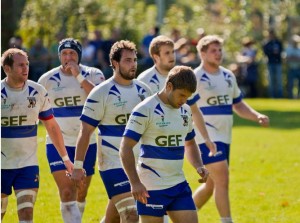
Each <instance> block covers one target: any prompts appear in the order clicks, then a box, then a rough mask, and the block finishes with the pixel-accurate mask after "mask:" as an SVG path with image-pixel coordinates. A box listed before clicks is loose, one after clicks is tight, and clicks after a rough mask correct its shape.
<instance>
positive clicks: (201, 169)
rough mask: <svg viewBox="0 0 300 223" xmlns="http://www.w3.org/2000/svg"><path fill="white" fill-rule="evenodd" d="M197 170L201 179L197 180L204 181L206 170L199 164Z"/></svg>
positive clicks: (206, 176) (206, 175)
mask: <svg viewBox="0 0 300 223" xmlns="http://www.w3.org/2000/svg"><path fill="white" fill-rule="evenodd" d="M197 172H198V174H199V175H200V176H201V179H199V180H198V182H199V183H205V182H206V181H207V178H208V175H209V172H208V170H207V169H206V168H205V167H204V166H201V167H198V168H197Z"/></svg>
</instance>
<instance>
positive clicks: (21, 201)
mask: <svg viewBox="0 0 300 223" xmlns="http://www.w3.org/2000/svg"><path fill="white" fill-rule="evenodd" d="M36 194H37V193H36V192H35V191H34V190H22V191H20V192H18V193H17V194H16V197H17V209H18V211H22V210H23V209H25V208H26V209H27V208H31V209H33V206H34V203H35V200H36Z"/></svg>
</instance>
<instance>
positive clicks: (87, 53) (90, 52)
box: [81, 37, 96, 66]
mask: <svg viewBox="0 0 300 223" xmlns="http://www.w3.org/2000/svg"><path fill="white" fill-rule="evenodd" d="M81 42H82V58H81V63H82V64H83V65H86V66H93V65H94V56H95V53H96V48H95V46H94V45H92V44H91V43H90V41H89V39H88V38H87V37H83V38H82V40H81Z"/></svg>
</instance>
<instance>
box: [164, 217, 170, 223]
mask: <svg viewBox="0 0 300 223" xmlns="http://www.w3.org/2000/svg"><path fill="white" fill-rule="evenodd" d="M164 223H169V218H168V215H164Z"/></svg>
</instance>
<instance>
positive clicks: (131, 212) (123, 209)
mask: <svg viewBox="0 0 300 223" xmlns="http://www.w3.org/2000/svg"><path fill="white" fill-rule="evenodd" d="M115 206H116V208H117V210H118V212H119V214H120V216H124V218H125V219H127V220H131V221H138V214H137V209H136V204H135V201H134V199H133V197H127V198H123V199H122V200H120V201H118V202H117V203H116V204H115Z"/></svg>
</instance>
